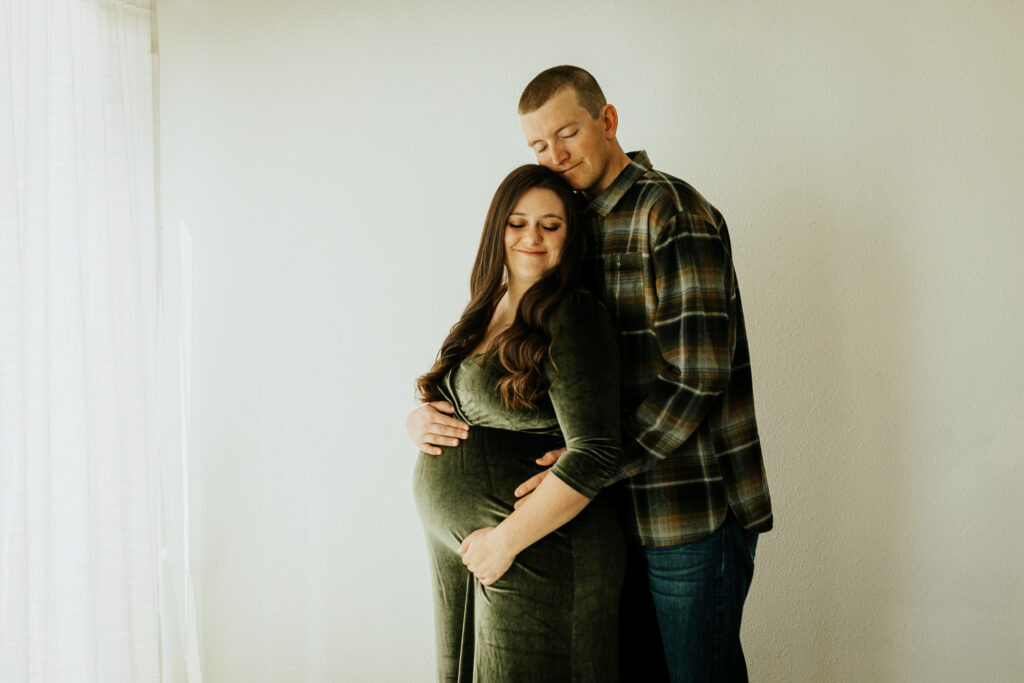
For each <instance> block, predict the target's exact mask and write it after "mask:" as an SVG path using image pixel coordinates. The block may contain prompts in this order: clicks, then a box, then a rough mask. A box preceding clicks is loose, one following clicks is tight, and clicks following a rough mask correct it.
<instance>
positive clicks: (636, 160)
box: [587, 150, 652, 216]
mask: <svg viewBox="0 0 1024 683" xmlns="http://www.w3.org/2000/svg"><path fill="white" fill-rule="evenodd" d="M626 156H628V157H629V166H626V168H624V169H622V172H621V173H619V175H617V176H615V180H613V181H612V184H611V185H609V186H608V187H606V188H605V189H604V192H602V193H601V194H599V195H597V196H596V197H594V199H593V201H591V202H590V204H589V205H588V206H587V213H596V214H597V215H599V216H607V215H608V214H609V213H611V210H612V209H614V208H615V205H616V204H618V203H619V200H620V199H622V197H623V196H624V195H625V194H626V192H627V191H629V188H631V187H633V184H634V183H636V181H638V180H640V178H641V177H642V176H643V174H645V173H647V171H650V170H651V168H652V167H651V160H650V159H648V158H647V152H646V151H644V150H640V151H639V152H630V153H629V154H627V155H626Z"/></svg>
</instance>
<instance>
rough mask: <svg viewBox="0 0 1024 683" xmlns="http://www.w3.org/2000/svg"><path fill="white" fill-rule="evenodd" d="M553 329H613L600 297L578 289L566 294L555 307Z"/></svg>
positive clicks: (581, 288)
mask: <svg viewBox="0 0 1024 683" xmlns="http://www.w3.org/2000/svg"><path fill="white" fill-rule="evenodd" d="M551 322H552V327H553V328H554V330H558V329H559V328H565V327H569V328H581V327H583V328H593V327H594V326H600V327H608V328H611V316H610V315H609V314H608V309H607V308H605V305H604V302H602V301H601V299H600V297H598V296H597V295H595V294H594V293H592V292H591V291H589V290H587V289H585V288H583V287H577V288H575V289H572V290H570V291H568V292H566V294H565V296H563V297H562V300H561V301H559V302H558V306H556V307H555V310H554V315H552V321H551Z"/></svg>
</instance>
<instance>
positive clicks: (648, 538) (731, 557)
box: [406, 66, 772, 681]
mask: <svg viewBox="0 0 1024 683" xmlns="http://www.w3.org/2000/svg"><path fill="white" fill-rule="evenodd" d="M519 116H520V123H521V125H522V129H523V133H524V135H525V136H526V141H527V144H528V145H529V146H530V148H531V149H532V150H533V152H534V154H536V156H537V162H538V163H539V164H542V165H543V166H546V167H548V168H551V169H552V170H555V171H557V172H559V173H561V174H562V176H563V177H564V178H565V179H566V180H568V181H569V183H570V184H571V185H572V186H573V188H575V189H576V190H578V191H580V192H581V193H582V194H583V195H584V196H585V197H586V199H587V200H588V201H589V206H588V207H587V216H588V217H589V220H590V230H589V242H588V245H589V263H590V267H589V268H588V271H589V272H591V273H592V274H593V278H592V280H591V281H589V282H588V283H587V284H588V286H590V287H591V288H592V289H594V291H596V292H599V293H601V294H602V296H603V298H604V301H605V303H606V305H607V306H608V309H609V311H610V312H611V314H612V316H613V317H614V318H615V321H616V325H617V327H618V332H619V344H620V350H621V354H622V408H623V411H624V416H623V457H622V465H621V471H620V472H619V475H618V477H617V479H618V480H624V481H623V482H622V483H621V484H617V485H615V486H614V487H612V488H613V489H615V490H616V493H617V494H618V495H619V496H620V497H621V501H620V502H621V508H620V509H622V510H623V513H624V514H623V519H624V522H625V526H626V531H627V535H628V536H629V537H630V538H631V539H632V541H633V542H634V543H633V547H632V549H631V556H630V565H629V566H630V569H629V570H628V572H627V577H626V584H625V586H624V588H623V598H622V615H621V619H622V622H621V624H620V632H621V646H620V661H621V663H622V675H623V678H624V679H629V680H645V681H646V680H657V679H665V678H666V677H667V678H669V679H670V680H672V681H690V680H693V681H719V680H724V681H734V680H746V664H745V661H744V658H743V651H742V648H741V646H740V640H739V633H740V622H741V617H742V611H743V602H744V600H745V598H746V594H747V589H748V588H749V586H750V581H751V578H752V575H753V561H754V550H755V548H756V544H757V535H758V533H761V532H765V531H768V530H769V529H771V527H772V512H771V501H770V497H769V493H768V485H767V480H766V478H765V473H764V467H763V464H762V460H761V448H760V441H759V438H758V432H757V424H756V420H755V417H754V403H753V392H752V385H751V374H750V361H749V354H748V349H747V339H746V331H745V327H744V323H743V310H742V307H741V304H740V295H739V288H738V286H737V282H736V276H735V273H734V270H733V263H732V251H731V246H730V242H729V235H728V232H727V229H726V224H725V220H724V219H723V218H722V215H721V214H720V213H719V212H718V211H717V210H716V209H715V208H714V207H713V206H711V204H709V203H708V202H707V201H706V200H705V199H704V198H703V197H702V196H701V195H700V194H699V193H697V191H696V190H694V189H693V188H692V187H690V186H689V185H688V184H686V183H685V182H683V181H681V180H679V179H677V178H673V177H672V176H669V175H666V174H664V173H661V172H659V171H655V170H654V169H653V168H652V167H651V163H650V160H649V159H648V158H647V154H646V153H645V152H642V151H641V152H633V153H631V154H629V155H627V154H626V153H625V152H624V151H623V150H622V147H621V146H620V145H619V143H618V140H617V139H616V131H617V128H618V113H617V112H616V110H615V108H614V107H613V106H612V105H610V104H608V103H607V102H606V100H605V97H604V94H603V93H602V92H601V88H600V86H598V84H597V82H596V81H595V80H594V78H593V76H591V75H590V74H589V73H587V72H586V71H584V70H583V69H580V68H578V67H572V66H560V67H554V68H552V69H548V70H546V71H543V72H541V73H540V74H539V75H538V76H537V77H536V78H534V79H533V80H532V81H531V82H530V83H529V84H528V85H527V86H526V89H525V90H524V91H523V94H522V97H521V98H520V101H519ZM450 412H451V407H450V406H447V405H444V404H440V403H434V404H429V405H427V406H423V407H421V408H419V409H417V410H416V411H413V413H412V414H410V416H409V419H408V420H407V423H406V426H407V429H408V431H409V434H410V437H411V438H412V439H413V441H415V442H416V443H417V444H418V445H420V447H421V448H423V449H424V450H425V451H427V452H433V453H440V449H438V448H436V447H437V446H451V445H455V444H457V443H458V441H457V439H459V438H465V437H466V434H467V431H466V430H467V429H468V427H467V426H466V425H465V424H463V423H461V422H459V421H458V420H455V419H454V418H451V417H449V416H448V415H446V414H444V413H450ZM559 455H560V452H552V453H548V454H546V455H545V456H544V457H542V458H540V459H539V460H538V463H539V464H544V465H551V464H553V463H554V462H555V461H556V460H557V458H558V456H559ZM545 475H546V471H544V472H541V473H540V474H538V475H537V476H536V477H534V478H533V479H531V480H529V481H527V482H524V484H523V485H522V486H520V487H519V489H518V490H517V491H516V494H517V495H519V496H526V495H529V492H530V491H532V490H533V489H534V488H535V487H536V486H537V484H538V483H539V481H540V479H541V478H543V476H545ZM655 623H656V625H655Z"/></svg>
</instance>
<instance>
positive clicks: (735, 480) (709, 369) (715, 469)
mask: <svg viewBox="0 0 1024 683" xmlns="http://www.w3.org/2000/svg"><path fill="white" fill-rule="evenodd" d="M629 156H630V158H631V163H630V164H629V166H627V167H626V168H625V169H624V170H623V171H622V173H620V174H619V176H618V177H617V178H616V179H615V181H614V182H613V183H612V184H611V186H609V187H608V188H607V189H605V191H604V192H602V193H601V194H600V195H598V196H597V197H595V198H594V199H593V201H591V202H590V205H589V206H588V207H587V216H588V217H589V219H590V231H589V234H588V252H589V256H588V258H589V261H588V263H589V267H588V271H589V273H590V278H589V281H588V282H587V284H588V285H589V286H590V287H591V288H592V289H593V290H594V291H595V292H600V293H601V294H602V297H603V299H604V301H605V304H606V306H607V307H608V310H609V311H610V312H611V314H612V316H613V317H614V318H615V321H616V326H617V328H618V332H619V346H620V351H621V354H622V409H623V411H624V417H623V460H622V466H621V467H622V469H621V471H620V472H619V473H618V475H617V477H616V478H615V479H619V480H621V479H625V478H627V477H628V479H626V481H625V484H624V488H625V491H624V492H623V493H624V494H625V495H626V496H627V497H628V498H629V504H630V505H631V506H632V512H633V521H632V523H631V524H630V525H629V526H628V528H627V531H628V532H629V533H630V535H631V536H632V537H633V538H634V539H635V540H636V541H637V542H639V543H641V544H643V545H674V544H678V543H685V542H689V541H695V540H698V539H701V538H704V537H705V536H707V535H709V534H710V533H711V532H713V531H714V530H716V529H717V528H718V527H719V526H720V525H721V524H722V523H723V522H724V521H725V518H726V515H727V514H728V511H729V509H730V508H731V509H732V510H733V513H734V514H735V515H736V517H737V519H738V520H739V522H740V524H742V525H743V526H744V527H745V528H747V529H750V530H752V531H758V532H762V531H767V530H769V529H770V528H771V527H772V511H771V500H770V497H769V494H768V482H767V479H766V478H765V472H764V466H763V464H762V461H761V445H760V441H759V438H758V432H757V423H756V421H755V418H754V397H753V387H752V382H751V374H750V357H749V354H748V350H747V336H746V330H745V328H744V324H743V309H742V307H741V305H740V292H739V287H738V285H737V282H736V275H735V272H734V270H733V263H732V250H731V247H730V244H729V234H728V232H727V230H726V225H725V220H724V219H723V218H722V215H721V214H720V213H719V212H718V211H717V210H716V209H715V208H714V207H713V206H711V204H709V203H708V202H707V200H705V199H704V198H703V197H702V196H701V195H700V194H699V193H698V192H697V191H696V190H694V189H693V188H692V187H690V186H689V185H688V184H686V183H685V182H683V181H681V180H679V179H677V178H673V177H672V176H669V175H666V174H664V173H661V172H659V171H655V170H654V169H653V168H652V167H651V162H650V160H649V159H648V158H647V154H646V153H645V152H642V151H641V152H633V153H631V154H630V155H629ZM617 488H618V487H617Z"/></svg>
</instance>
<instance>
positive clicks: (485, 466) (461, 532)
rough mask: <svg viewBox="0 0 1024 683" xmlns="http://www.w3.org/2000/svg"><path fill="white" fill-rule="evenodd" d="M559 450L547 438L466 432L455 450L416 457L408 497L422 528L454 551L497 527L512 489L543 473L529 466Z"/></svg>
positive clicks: (477, 429)
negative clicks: (479, 531) (468, 539)
mask: <svg viewBox="0 0 1024 683" xmlns="http://www.w3.org/2000/svg"><path fill="white" fill-rule="evenodd" d="M561 445H562V443H561V440H560V439H559V438H558V437H556V436H552V435H546V434H544V435H536V434H526V433H523V432H511V431H506V430H502V429H490V428H488V427H472V428H470V430H469V438H468V439H464V440H463V441H462V442H461V443H460V444H459V446H457V447H455V448H445V449H444V452H443V453H442V454H441V455H427V454H425V453H420V455H419V459H418V460H417V461H416V468H415V472H414V474H413V495H414V496H415V499H416V507H417V509H418V510H419V513H420V519H421V520H422V521H423V526H424V528H425V529H426V530H427V532H428V533H430V534H433V535H435V536H437V537H438V538H440V539H442V540H443V541H444V542H445V544H446V545H449V546H451V547H452V548H453V549H454V548H456V547H458V545H459V543H461V542H462V539H463V538H465V536H466V535H467V534H469V533H470V532H471V531H474V530H476V529H479V528H481V527H485V526H493V525H495V524H498V523H499V522H501V520H503V519H505V517H507V516H508V515H509V513H511V512H512V505H513V504H514V503H515V494H514V491H515V489H516V487H517V486H519V484H521V483H523V481H525V480H526V479H528V478H529V477H531V476H533V475H534V474H536V473H538V472H540V471H541V470H542V469H543V468H542V467H540V466H539V465H537V464H536V463H535V462H534V460H535V459H537V458H539V457H540V456H541V455H543V454H544V453H546V452H547V451H549V450H551V449H553V448H558V447H559V446H561Z"/></svg>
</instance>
